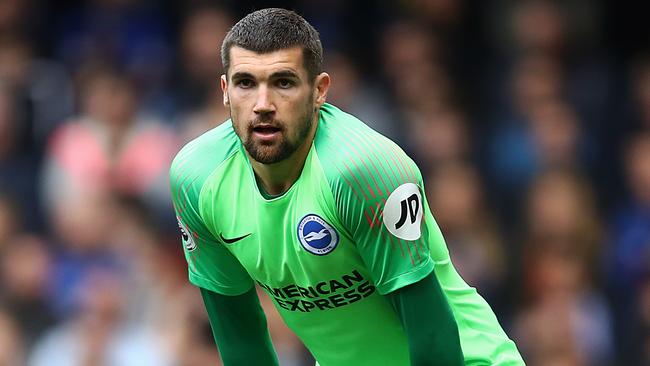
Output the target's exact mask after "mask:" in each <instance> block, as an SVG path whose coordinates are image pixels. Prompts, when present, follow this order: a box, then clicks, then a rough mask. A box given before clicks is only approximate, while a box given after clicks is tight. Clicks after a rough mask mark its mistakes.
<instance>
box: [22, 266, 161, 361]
mask: <svg viewBox="0 0 650 366" xmlns="http://www.w3.org/2000/svg"><path fill="white" fill-rule="evenodd" d="M76 302H77V304H78V306H79V309H78V312H77V313H76V314H75V316H73V317H72V318H70V319H69V320H67V321H66V322H64V323H63V324H61V325H60V326H58V327H56V328H54V329H52V330H51V331H50V332H48V333H47V334H46V335H45V336H44V337H43V339H41V340H40V341H39V343H38V344H37V345H36V346H35V347H34V351H33V352H32V354H31V356H30V363H29V364H30V365H31V366H50V365H52V366H55V365H56V366H77V365H123V366H130V365H134V366H135V365H137V366H140V365H160V366H164V365H171V360H170V357H169V356H168V355H167V353H166V351H165V350H164V349H162V347H161V345H159V344H157V342H156V340H155V337H154V336H153V335H152V334H149V333H147V332H146V330H143V329H141V328H139V327H138V326H137V324H135V325H133V324H129V323H126V322H124V318H123V315H124V313H123V311H124V304H125V302H126V293H125V289H124V283H123V282H122V279H121V278H120V276H118V275H116V274H114V273H110V272H106V271H93V272H92V273H90V274H89V276H87V277H86V278H85V279H84V284H83V286H82V287H81V288H80V291H79V293H78V294H77V297H76Z"/></svg>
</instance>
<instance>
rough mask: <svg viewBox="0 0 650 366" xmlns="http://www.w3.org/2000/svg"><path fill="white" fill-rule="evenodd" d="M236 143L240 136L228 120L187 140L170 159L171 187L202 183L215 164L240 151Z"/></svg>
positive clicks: (199, 184)
mask: <svg viewBox="0 0 650 366" xmlns="http://www.w3.org/2000/svg"><path fill="white" fill-rule="evenodd" d="M238 147H239V138H238V137H237V135H236V134H235V131H234V129H233V127H232V124H231V122H230V120H228V121H226V122H224V123H222V124H221V125H219V126H217V127H215V128H213V129H211V130H209V131H207V132H205V133H204V134H202V135H201V136H199V137H197V138H195V139H194V140H192V141H190V142H188V143H187V144H186V145H185V146H183V147H182V148H181V150H180V151H179V152H178V153H177V154H176V157H174V160H173V161H172V163H171V167H170V171H169V176H170V183H171V186H172V191H176V190H179V189H181V187H185V188H186V189H187V187H188V186H194V187H200V186H202V185H203V182H205V180H206V179H207V178H208V176H209V175H210V174H211V173H212V172H213V171H214V170H215V169H216V168H218V167H219V166H220V165H221V164H222V163H223V162H224V161H226V160H227V159H228V158H229V157H230V156H232V155H233V154H235V153H236V152H237V151H239V149H238Z"/></svg>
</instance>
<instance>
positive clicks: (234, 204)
mask: <svg viewBox="0 0 650 366" xmlns="http://www.w3.org/2000/svg"><path fill="white" fill-rule="evenodd" d="M322 52H323V51H322V46H321V43H320V40H319V36H318V33H317V31H316V30H315V29H314V28H313V27H312V26H311V25H310V24H308V23H307V22H306V21H305V20H304V19H303V18H302V17H300V16H299V15H297V14H296V13H294V12H291V11H287V10H283V9H263V10H259V11H256V12H253V13H251V14H249V15H247V16H246V17H245V18H243V19H242V20H240V21H239V22H238V23H237V24H236V25H235V26H233V27H232V29H231V30H230V31H229V32H228V34H227V35H226V38H225V40H224V42H223V45H222V48H221V57H222V61H223V65H224V69H225V75H222V76H221V87H222V90H223V103H224V105H226V106H227V107H228V108H229V109H230V115H231V119H230V120H228V121H226V122H225V123H223V124H221V125H220V126H218V127H216V128H214V129H212V130H210V131H208V132H206V133H205V134H203V135H202V136H200V137H198V138H196V139H195V140H193V141H191V142H190V143H189V144H187V145H186V146H185V147H184V148H183V149H182V150H181V152H179V154H178V155H177V156H176V158H175V159H174V162H173V164H172V167H171V185H172V195H173V202H174V207H175V210H176V213H177V217H178V221H179V226H180V228H181V231H182V234H183V243H184V251H185V257H186V259H187V262H188V267H189V279H190V282H191V283H193V284H195V285H196V286H198V287H199V288H200V290H201V294H202V296H203V300H204V302H205V306H206V309H207V312H208V315H209V318H210V323H211V325H212V330H213V334H214V337H215V340H216V342H217V344H218V346H219V350H220V352H221V357H222V359H223V362H224V364H225V365H226V366H237V365H242V366H248V365H262V366H263V365H277V364H278V360H277V356H276V354H275V352H274V350H273V347H272V344H271V341H270V338H269V334H268V330H267V326H266V320H265V317H264V313H263V311H262V309H261V307H260V305H259V301H258V298H257V295H256V292H255V285H256V284H257V285H259V286H261V287H262V288H263V289H264V290H265V291H266V292H267V293H268V295H269V296H270V297H271V298H272V299H273V301H274V304H275V306H276V307H277V309H278V311H279V313H280V315H281V316H282V317H283V319H284V321H285V323H286V324H287V325H288V326H289V328H291V329H292V330H293V331H294V332H295V333H296V335H297V336H298V337H299V338H300V339H301V340H302V342H303V343H304V344H305V346H306V347H307V348H308V349H309V351H310V352H311V353H312V354H313V356H314V357H315V358H316V360H317V361H318V363H319V364H320V365H321V366H361V365H387V366H407V365H523V361H522V359H521V356H520V355H519V352H518V351H517V348H516V346H515V344H514V343H513V342H512V341H511V340H510V339H509V338H508V337H507V335H506V334H505V333H504V331H503V330H502V328H501V326H500V325H499V323H498V321H497V319H496V317H495V315H494V313H493V312H492V310H491V309H490V307H489V305H488V304H487V303H486V302H485V300H483V298H481V296H479V295H478V294H477V293H476V290H475V289H473V288H472V287H470V286H468V285H467V284H466V283H465V282H464V281H463V280H462V279H461V278H460V276H459V275H458V274H457V272H456V270H455V269H454V267H453V265H452V263H451V262H450V260H449V253H448V250H447V247H446V245H445V242H444V239H443V237H442V234H441V233H440V230H439V228H438V226H437V224H436V222H435V220H434V218H433V217H432V215H431V212H430V211H429V205H428V203H427V201H426V198H425V196H424V186H423V182H422V176H421V174H420V172H419V170H418V168H417V166H416V165H415V164H414V162H413V161H412V160H411V159H410V158H409V157H408V156H406V154H404V152H403V151H402V150H401V149H400V148H399V147H398V146H397V145H396V144H395V143H393V142H392V141H390V140H389V139H387V138H385V137H383V136H382V135H380V134H379V133H377V132H375V131H373V130H372V129H370V128H369V127H368V126H366V125H365V124H364V123H363V122H361V121H359V120H358V119H356V118H355V117H353V116H351V115H349V114H346V113H345V112H343V111H341V110H339V109H338V108H336V107H335V106H333V105H330V104H327V103H326V102H325V101H326V96H327V91H328V87H329V85H330V77H329V75H328V74H327V73H325V72H323V71H322V70H321V64H322V57H323V55H322Z"/></svg>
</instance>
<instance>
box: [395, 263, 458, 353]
mask: <svg viewBox="0 0 650 366" xmlns="http://www.w3.org/2000/svg"><path fill="white" fill-rule="evenodd" d="M387 297H388V299H389V300H390V302H391V304H392V305H393V308H394V309H395V311H396V312H397V315H398V317H399V318H400V320H401V322H402V326H403V327H404V332H405V333H406V338H407V339H408V344H409V354H410V357H411V366H434V365H435V366H459V365H464V364H465V363H464V361H463V352H462V349H461V346H460V337H459V335H458V326H457V325H456V320H455V319H454V314H453V313H452V311H451V308H450V307H449V305H448V304H447V299H446V298H445V294H444V293H443V292H442V288H440V283H438V279H437V278H436V276H435V274H434V273H431V274H429V275H428V276H426V277H425V278H423V279H421V280H420V281H418V282H416V283H414V284H411V285H408V286H405V287H403V288H401V289H399V290H396V291H394V292H391V293H390V294H388V295H387ZM431 309H440V311H431Z"/></svg>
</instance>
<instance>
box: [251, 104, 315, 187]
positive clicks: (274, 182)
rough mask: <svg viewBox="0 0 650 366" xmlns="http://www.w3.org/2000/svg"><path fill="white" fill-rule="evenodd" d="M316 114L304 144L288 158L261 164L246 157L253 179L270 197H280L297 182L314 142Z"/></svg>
mask: <svg viewBox="0 0 650 366" xmlns="http://www.w3.org/2000/svg"><path fill="white" fill-rule="evenodd" d="M318 115H319V114H318V113H316V115H315V116H314V119H315V121H314V123H313V124H312V128H311V131H309V135H308V137H307V138H306V139H305V142H304V143H303V144H302V145H301V146H300V147H299V148H298V149H296V151H294V152H293V154H291V155H290V156H289V157H288V158H286V159H284V160H282V161H280V162H277V163H274V164H263V163H260V162H258V161H256V160H254V159H252V158H251V157H250V155H249V156H248V160H250V162H251V166H252V167H253V171H254V172H255V177H256V178H257V181H258V183H259V184H260V185H261V186H262V189H264V191H265V192H266V193H268V194H270V195H272V196H276V195H280V194H282V193H284V192H286V191H288V190H289V188H291V186H292V185H293V183H294V182H295V181H296V180H298V177H299V176H300V173H301V172H302V168H303V167H304V165H305V160H307V155H308V154H309V149H310V148H311V144H312V142H313V141H314V136H315V135H316V129H317V128H318ZM247 155H248V153H247Z"/></svg>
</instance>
